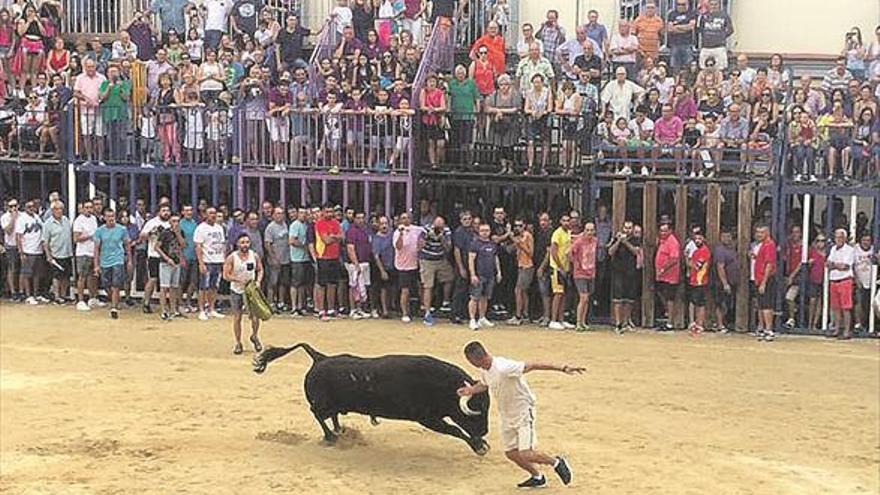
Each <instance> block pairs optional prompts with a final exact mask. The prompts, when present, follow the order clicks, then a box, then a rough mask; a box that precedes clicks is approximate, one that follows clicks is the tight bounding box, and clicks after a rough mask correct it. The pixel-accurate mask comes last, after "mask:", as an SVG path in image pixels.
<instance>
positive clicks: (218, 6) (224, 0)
mask: <svg viewBox="0 0 880 495" xmlns="http://www.w3.org/2000/svg"><path fill="white" fill-rule="evenodd" d="M202 10H203V12H204V18H205V35H204V41H205V48H206V49H208V48H210V49H211V50H217V48H218V47H219V46H220V38H222V37H223V33H224V32H226V27H227V25H228V23H229V13H230V12H231V11H232V0H203V1H202Z"/></svg>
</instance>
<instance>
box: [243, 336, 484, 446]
mask: <svg viewBox="0 0 880 495" xmlns="http://www.w3.org/2000/svg"><path fill="white" fill-rule="evenodd" d="M298 348H302V349H303V350H305V351H306V352H307V353H308V354H309V356H311V358H312V367H311V368H310V369H309V371H308V373H306V378H305V392H306V399H308V401H309V404H310V405H311V410H312V414H314V415H315V419H317V420H318V424H320V425H321V430H323V432H324V439H325V440H326V441H328V442H333V441H334V440H336V436H337V435H338V434H339V433H340V432H341V429H340V426H339V416H338V415H339V414H347V413H349V412H356V413H360V414H365V415H368V416H370V418H371V419H372V420H373V423H374V424H376V422H375V418H377V417H380V418H388V419H402V420H409V421H416V422H417V423H419V424H420V425H422V426H424V427H425V428H428V429H429V430H433V431H436V432H438V433H443V434H445V435H451V436H453V437H456V438H460V439H462V440H464V441H465V442H467V444H468V445H469V446H470V447H471V449H473V450H474V452H476V453H477V454H479V455H484V454H486V452H488V451H489V444H488V443H486V442H485V441H484V440H483V437H484V436H486V433H487V432H488V430H489V425H488V422H489V421H488V419H489V418H488V415H489V395H488V394H486V393H482V394H477V395H474V396H472V397H470V398H460V397H458V394H457V392H456V391H457V390H458V388H459V387H461V386H462V385H464V384H465V383H467V384H473V383H474V380H473V379H472V378H471V377H470V376H468V374H467V373H465V372H464V370H462V369H461V368H459V367H458V366H455V365H453V364H450V363H447V362H444V361H440V360H439V359H435V358H433V357H430V356H401V355H390V356H382V357H376V358H362V357H358V356H352V355H350V354H340V355H336V356H325V355H324V354H321V353H320V352H318V351H316V350H314V349H312V347H311V346H309V345H308V344H296V345H294V346H292V347H269V348H267V349H266V350H264V351H263V352H261V353H260V354H258V355H257V356H256V357H255V358H254V362H253V366H254V372H255V373H262V372H263V371H265V370H266V367H267V366H268V364H269V363H270V362H271V361H274V360H275V359H278V358H280V357H282V356H285V355H287V354H288V353H290V352H291V351H294V350H296V349H298ZM328 418H330V419H331V420H332V422H333V430H330V428H328V427H327V424H326V423H325V421H326V420H327V419H328ZM446 418H449V419H450V420H451V421H452V424H450V423H449V422H447V421H446Z"/></svg>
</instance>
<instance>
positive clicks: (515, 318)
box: [505, 316, 522, 327]
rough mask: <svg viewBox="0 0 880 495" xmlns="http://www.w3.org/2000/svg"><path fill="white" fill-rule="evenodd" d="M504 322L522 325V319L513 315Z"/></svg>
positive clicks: (516, 325)
mask: <svg viewBox="0 0 880 495" xmlns="http://www.w3.org/2000/svg"><path fill="white" fill-rule="evenodd" d="M505 323H507V324H508V325H512V326H515V327H518V326H520V325H522V319H521V318H517V317H516V316H514V317H512V318H510V319H509V320H507V321H506V322H505Z"/></svg>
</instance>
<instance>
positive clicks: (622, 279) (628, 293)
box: [611, 271, 639, 302]
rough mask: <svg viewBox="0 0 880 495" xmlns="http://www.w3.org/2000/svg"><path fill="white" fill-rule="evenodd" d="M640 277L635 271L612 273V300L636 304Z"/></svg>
mask: <svg viewBox="0 0 880 495" xmlns="http://www.w3.org/2000/svg"><path fill="white" fill-rule="evenodd" d="M638 291H639V277H638V275H637V274H636V272H635V271H633V272H623V273H611V300H612V301H617V302H634V301H635V300H636V299H638V297H639V294H638Z"/></svg>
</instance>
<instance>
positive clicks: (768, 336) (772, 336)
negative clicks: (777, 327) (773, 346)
mask: <svg viewBox="0 0 880 495" xmlns="http://www.w3.org/2000/svg"><path fill="white" fill-rule="evenodd" d="M763 340H764V342H773V341H774V340H776V333H775V332H764V336H763Z"/></svg>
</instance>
